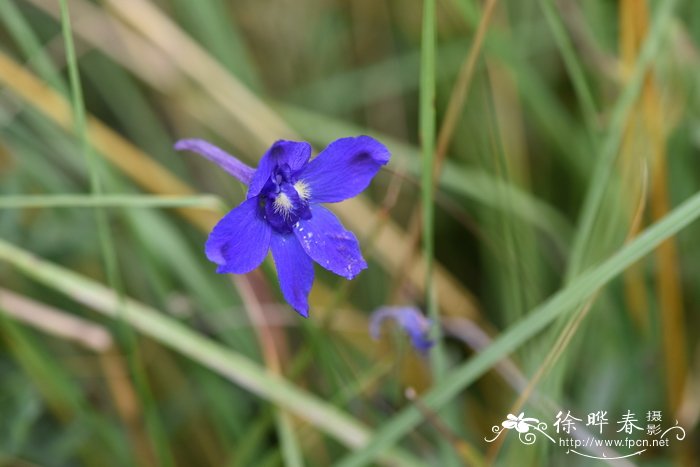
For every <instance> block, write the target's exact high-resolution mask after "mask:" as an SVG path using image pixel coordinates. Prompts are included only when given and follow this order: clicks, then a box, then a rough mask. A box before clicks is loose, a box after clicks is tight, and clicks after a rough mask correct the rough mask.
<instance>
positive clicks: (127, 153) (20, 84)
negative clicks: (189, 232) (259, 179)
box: [0, 52, 218, 230]
mask: <svg viewBox="0 0 700 467" xmlns="http://www.w3.org/2000/svg"><path fill="white" fill-rule="evenodd" d="M0 82H2V83H4V84H5V85H6V86H7V87H8V88H10V89H11V90H12V92H13V93H15V94H17V95H18V96H19V97H21V98H22V99H23V100H24V101H26V102H27V103H29V104H30V105H31V106H32V107H34V108H36V109H37V110H39V111H40V112H41V113H42V114H44V115H46V116H47V117H49V118H50V119H51V120H53V121H54V122H55V123H56V124H57V125H58V126H60V127H62V128H64V129H65V130H66V131H72V128H73V125H72V116H71V110H70V105H69V104H68V102H66V100H65V99H64V98H63V97H61V96H60V95H59V94H57V93H56V92H55V91H54V90H53V89H51V88H50V87H48V86H47V85H46V84H44V83H43V82H42V81H41V80H39V79H38V78H36V77H35V76H34V75H33V74H32V73H30V72H29V71H27V70H26V69H25V68H23V67H21V66H20V65H19V64H17V62H15V61H14V60H13V59H12V58H10V57H9V56H8V55H6V54H5V53H4V52H0ZM87 123H88V131H89V133H90V140H91V141H92V143H93V145H94V147H95V149H97V151H99V153H100V154H101V155H102V156H104V157H105V158H106V159H107V160H109V161H110V162H111V163H112V164H114V165H115V166H116V167H117V168H119V170H121V171H122V172H124V173H125V174H126V175H128V176H129V177H130V178H131V179H132V180H134V181H135V182H136V183H137V184H138V185H140V186H142V187H143V188H145V189H146V190H148V191H151V192H154V193H165V194H173V195H191V194H194V191H193V190H192V189H191V188H190V187H188V186H187V185H186V184H185V183H184V182H182V181H181V180H180V179H178V178H177V177H175V176H174V175H172V174H171V173H170V172H169V171H167V170H166V169H164V168H163V167H162V166H161V165H160V164H158V163H157V162H155V161H153V160H152V159H151V158H149V157H148V156H146V154H144V153H143V152H142V151H141V150H140V149H138V148H137V147H136V146H134V145H133V144H131V143H129V142H128V141H127V140H125V139H124V138H122V137H121V136H119V135H118V134H117V133H115V132H114V131H113V130H111V129H110V128H109V127H107V126H106V125H104V124H103V123H101V122H100V121H99V120H97V119H95V118H92V117H90V118H89V119H88V122H87ZM178 211H179V212H180V213H181V214H182V215H183V216H185V217H186V218H187V219H188V220H189V221H190V222H192V223H193V224H195V225H197V226H198V227H200V228H202V229H205V230H207V229H210V228H211V227H212V226H213V225H214V223H215V222H216V220H217V219H218V216H217V214H216V213H214V212H207V211H203V210H201V209H190V208H179V209H178Z"/></svg>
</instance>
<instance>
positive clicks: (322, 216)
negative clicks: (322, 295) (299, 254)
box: [294, 205, 367, 279]
mask: <svg viewBox="0 0 700 467" xmlns="http://www.w3.org/2000/svg"><path fill="white" fill-rule="evenodd" d="M294 233H295V234H296V236H297V238H298V239H299V243H301V247H302V248H303V249H304V251H305V252H306V253H307V254H308V255H309V256H311V259H313V260H314V261H316V262H317V263H318V264H320V265H321V266H323V267H324V268H326V269H328V270H329V271H331V272H334V273H336V274H338V275H339V276H343V277H345V278H346V279H352V278H353V277H355V276H356V275H357V274H359V273H360V271H362V270H363V269H365V268H367V263H366V262H365V259H364V258H363V257H362V253H361V252H360V245H359V243H358V242H357V238H355V235H353V233H352V232H349V231H347V230H345V228H344V227H343V224H341V223H340V221H339V220H338V218H337V217H335V215H334V214H333V213H332V212H330V211H329V210H328V209H326V208H324V207H323V206H318V205H316V206H311V218H310V219H300V220H299V222H298V223H297V224H296V225H295V226H294Z"/></svg>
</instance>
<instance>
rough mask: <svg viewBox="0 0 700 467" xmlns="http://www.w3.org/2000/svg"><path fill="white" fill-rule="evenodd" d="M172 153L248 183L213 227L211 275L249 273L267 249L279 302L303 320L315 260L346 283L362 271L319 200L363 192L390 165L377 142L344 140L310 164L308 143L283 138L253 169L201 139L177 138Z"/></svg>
mask: <svg viewBox="0 0 700 467" xmlns="http://www.w3.org/2000/svg"><path fill="white" fill-rule="evenodd" d="M175 149H177V150H189V151H193V152H196V153H198V154H200V155H202V156H203V157H205V158H207V159H209V160H211V161H212V162H214V163H216V164H217V165H219V166H220V167H221V168H222V169H224V170H225V171H226V172H228V173H229V174H231V175H233V176H234V177H235V178H237V179H238V180H240V181H241V182H243V183H245V184H246V185H248V194H247V196H246V200H245V201H243V203H241V204H240V205H239V206H238V207H236V208H234V209H233V210H231V211H230V212H229V213H228V214H226V216H224V217H223V218H222V219H221V220H220V221H219V223H218V224H216V226H215V227H214V230H212V232H211V234H209V239H208V240H207V242H206V247H205V251H206V255H207V258H209V260H210V261H212V262H214V263H216V264H218V265H219V267H218V268H217V270H216V272H218V273H220V274H224V273H235V274H244V273H247V272H250V271H252V270H253V269H255V268H256V267H258V266H259V265H260V263H262V261H263V259H265V256H266V255H267V251H268V250H269V249H271V250H272V257H273V258H274V260H275V264H276V266H277V273H278V276H279V282H280V287H281V289H282V294H283V295H284V298H285V299H286V300H287V302H288V303H289V304H290V305H291V306H292V307H293V308H294V309H295V310H296V311H297V312H299V314H301V315H302V316H304V317H307V316H308V314H309V304H308V295H309V292H310V291H311V285H312V283H313V280H314V269H313V261H316V262H317V263H318V264H320V265H321V266H323V267H324V268H326V269H328V270H329V271H331V272H334V273H335V274H338V275H340V276H343V277H345V278H346V279H352V278H354V277H355V276H356V275H357V274H358V273H359V272H360V271H361V270H363V269H365V268H366V267H367V263H366V262H365V260H364V258H363V257H362V253H361V252H360V246H359V244H358V242H357V238H355V235H353V234H352V232H349V231H347V230H345V228H344V227H343V225H342V224H341V223H340V221H339V220H338V218H337V217H335V215H333V213H331V212H330V211H329V210H328V209H326V208H324V207H322V206H321V205H320V204H318V203H335V202H338V201H342V200H344V199H347V198H352V197H353V196H356V195H358V194H359V193H360V192H362V191H363V190H364V189H365V188H367V186H368V185H369V183H370V181H371V180H372V178H373V177H374V175H375V174H376V173H377V172H378V171H379V169H380V168H381V167H382V166H383V165H385V164H386V163H387V162H389V157H390V154H389V151H388V150H387V149H386V147H384V145H382V144H381V143H380V142H378V141H376V140H375V139H373V138H370V137H369V136H358V137H355V138H341V139H338V140H336V141H334V142H332V143H331V144H329V145H328V147H327V148H326V149H324V150H323V151H321V153H320V154H319V155H318V156H317V157H315V158H314V159H313V160H311V161H309V158H310V157H311V145H310V144H309V143H304V142H296V141H283V140H280V141H277V142H276V143H275V144H273V145H272V147H271V148H270V149H268V151H267V152H266V153H265V155H263V157H262V159H261V160H260V164H259V165H258V168H257V169H253V168H251V167H248V166H247V165H245V164H244V163H242V162H241V161H239V160H238V159H236V158H235V157H233V156H231V155H230V154H228V153H226V152H225V151H224V150H222V149H220V148H218V147H216V146H214V145H212V144H211V143H208V142H206V141H203V140H199V139H185V140H180V141H178V142H177V143H176V144H175ZM312 260H313V261H312Z"/></svg>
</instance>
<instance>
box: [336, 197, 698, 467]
mask: <svg viewBox="0 0 700 467" xmlns="http://www.w3.org/2000/svg"><path fill="white" fill-rule="evenodd" d="M698 217H700V193H697V194H695V195H694V196H692V197H691V198H690V199H688V200H687V201H686V202H684V203H683V204H682V205H680V206H678V207H677V208H676V209H674V210H673V211H672V212H671V213H670V214H668V215H667V216H666V217H664V218H663V219H661V220H660V221H659V222H657V223H656V224H654V225H652V226H651V227H649V228H648V229H646V230H645V231H644V232H643V233H642V234H641V235H639V236H638V237H636V238H635V239H634V240H633V241H631V242H630V243H629V244H627V245H626V246H625V247H623V248H622V249H620V250H619V251H618V252H617V253H615V254H614V255H613V256H612V257H610V258H609V259H608V260H606V261H605V262H603V263H602V264H600V265H599V266H597V267H595V268H593V269H591V270H590V271H588V272H586V273H584V274H582V275H580V276H579V277H578V278H576V279H574V280H573V281H572V282H571V283H570V284H569V285H568V286H567V287H565V288H564V289H561V290H560V291H558V292H557V293H555V294H554V295H553V296H551V297H550V298H549V299H548V300H546V301H545V302H544V303H542V304H541V305H540V306H538V307H536V308H535V309H533V310H532V311H530V312H529V313H528V315H527V316H526V317H525V318H523V319H522V320H520V321H518V322H517V323H515V324H514V325H512V326H511V327H509V328H508V329H507V330H505V331H504V332H502V333H501V334H500V335H499V337H498V338H496V339H495V340H494V341H493V343H492V344H491V345H490V346H489V347H487V348H486V349H484V350H483V351H482V352H481V353H479V354H477V355H476V356H475V357H474V358H472V359H471V360H469V361H468V362H466V363H464V364H463V365H461V366H460V367H458V368H456V369H455V370H454V371H451V372H450V375H449V376H448V377H447V378H446V379H445V380H444V381H443V383H442V384H441V385H440V386H437V387H435V388H434V389H432V390H431V391H430V392H428V393H427V394H426V395H425V397H424V398H423V403H424V404H425V405H426V406H427V407H430V408H431V409H433V410H437V409H439V408H440V407H442V406H444V405H445V404H446V403H448V402H449V401H450V400H452V398H453V397H455V396H456V395H457V394H459V393H460V392H461V391H462V390H464V388H465V387H467V386H469V385H470V384H472V383H473V382H474V381H476V380H477V379H478V378H479V377H480V376H482V375H483V374H484V373H486V372H487V371H488V370H489V369H490V368H492V367H493V366H494V365H495V364H496V363H498V362H499V361H500V360H501V359H503V358H504V357H506V356H508V355H509V354H510V353H512V352H514V351H515V350H517V349H518V348H519V347H520V346H521V345H523V344H524V343H525V342H527V341H528V340H529V339H530V338H532V337H533V336H534V335H536V334H537V333H538V332H540V331H541V330H542V329H544V328H545V327H546V326H547V325H549V324H550V323H552V322H553V321H554V320H555V319H557V318H558V317H561V316H564V315H566V314H568V313H570V312H571V310H572V309H574V307H576V306H577V305H578V304H580V303H582V302H584V301H585V300H587V299H589V298H590V297H592V296H593V295H594V294H595V293H596V292H597V291H598V290H600V288H601V287H603V286H605V285H606V284H607V283H609V282H610V281H611V280H613V279H614V278H615V277H617V276H618V275H619V274H620V273H622V272H623V271H624V270H625V269H627V268H628V267H629V266H630V265H632V264H634V263H635V262H636V261H638V260H639V259H641V258H643V257H644V256H645V255H647V254H649V253H650V252H652V251H653V250H654V249H655V248H656V247H657V246H658V245H659V244H660V243H661V242H663V241H664V240H666V239H667V238H669V237H672V236H673V235H676V234H677V233H678V232H680V231H681V230H682V229H683V228H685V227H687V226H688V225H690V224H691V223H692V222H694V221H695V220H697V219H698ZM421 420H422V415H421V414H420V412H419V411H418V410H416V409H415V408H413V407H410V408H407V409H404V410H403V411H401V412H400V413H399V414H398V415H396V416H395V417H394V418H393V419H391V420H390V421H388V422H386V423H384V424H383V425H382V427H381V428H380V429H379V430H378V431H377V432H376V434H375V436H374V437H373V438H372V441H371V442H370V443H369V444H368V445H367V446H365V447H364V448H363V449H360V450H357V451H355V452H354V453H353V454H351V455H349V456H348V457H346V458H345V459H344V460H343V461H342V462H340V464H339V465H340V466H342V467H350V466H360V465H365V464H367V463H368V462H371V461H372V459H374V458H375V457H376V456H377V455H378V454H379V453H380V452H382V451H383V450H385V449H388V448H389V447H391V446H392V445H393V444H394V443H396V442H398V441H399V439H401V437H403V436H405V435H406V434H407V433H408V432H410V430H412V429H414V428H415V427H416V425H418V424H419V423H420V422H421Z"/></svg>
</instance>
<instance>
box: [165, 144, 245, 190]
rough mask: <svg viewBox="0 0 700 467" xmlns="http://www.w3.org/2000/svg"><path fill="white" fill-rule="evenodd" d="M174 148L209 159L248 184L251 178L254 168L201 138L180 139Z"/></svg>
mask: <svg viewBox="0 0 700 467" xmlns="http://www.w3.org/2000/svg"><path fill="white" fill-rule="evenodd" d="M174 147H175V149H176V150H178V151H192V152H196V153H197V154H199V155H200V156H202V157H204V158H206V159H209V160H210V161H212V162H213V163H215V164H216V165H218V166H219V167H221V168H222V169H224V170H225V171H226V172H228V173H229V174H231V175H233V176H234V177H236V178H237V179H238V180H240V181H241V182H243V183H245V184H246V185H248V184H249V183H250V181H251V180H252V178H253V174H254V173H255V169H253V168H252V167H248V166H247V165H246V164H244V163H243V162H241V161H239V160H238V159H237V158H236V157H234V156H232V155H231V154H229V153H227V152H226V151H224V150H223V149H221V148H220V147H217V146H214V145H213V144H211V143H209V142H208V141H204V140H203V139H181V140H180V141H178V142H177V143H175V146H174Z"/></svg>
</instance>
